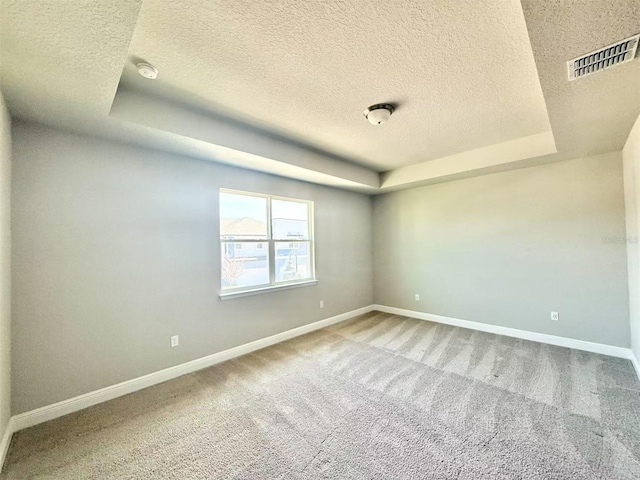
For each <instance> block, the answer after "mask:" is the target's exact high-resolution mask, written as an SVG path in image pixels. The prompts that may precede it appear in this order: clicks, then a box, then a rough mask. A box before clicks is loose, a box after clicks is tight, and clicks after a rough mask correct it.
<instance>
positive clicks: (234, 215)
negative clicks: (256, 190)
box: [220, 192, 268, 240]
mask: <svg viewBox="0 0 640 480" xmlns="http://www.w3.org/2000/svg"><path fill="white" fill-rule="evenodd" d="M220 237H221V238H222V239H223V240H233V239H236V240H243V239H247V240H249V239H254V240H256V239H257V240H261V239H263V238H264V239H267V238H268V237H267V199H266V198H264V197H252V196H250V195H237V194H234V193H224V192H220Z"/></svg>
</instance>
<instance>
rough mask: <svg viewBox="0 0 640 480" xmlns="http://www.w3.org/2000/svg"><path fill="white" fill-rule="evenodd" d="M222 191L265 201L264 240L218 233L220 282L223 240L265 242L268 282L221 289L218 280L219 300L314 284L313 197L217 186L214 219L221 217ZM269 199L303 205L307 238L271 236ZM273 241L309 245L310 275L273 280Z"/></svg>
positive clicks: (271, 222) (230, 241) (274, 265)
mask: <svg viewBox="0 0 640 480" xmlns="http://www.w3.org/2000/svg"><path fill="white" fill-rule="evenodd" d="M223 193H227V194H232V195H243V196H248V197H259V198H264V199H266V200H267V238H265V239H230V240H225V239H223V237H222V232H220V234H219V235H218V240H219V247H220V248H219V251H220V272H219V279H220V282H222V260H223V257H222V248H223V245H224V244H225V243H238V242H241V243H242V242H246V243H250V242H255V243H266V244H267V250H268V257H267V260H268V262H267V263H268V265H269V283H268V284H266V283H263V284H260V285H253V286H250V287H238V288H227V289H223V288H222V283H221V284H220V292H219V297H220V299H221V300H225V299H230V298H237V297H244V296H248V295H256V294H260V293H266V292H270V291H276V290H287V289H290V288H295V287H304V286H310V285H315V284H317V283H318V280H317V278H316V252H315V222H314V220H315V215H314V203H313V200H305V199H302V198H293V197H283V196H280V195H269V194H265V193H258V192H246V191H243V190H234V189H229V188H220V190H219V192H218V219H219V221H220V219H221V218H222V217H221V215H220V198H221V195H222V194H223ZM273 200H283V201H289V202H295V203H302V204H306V205H307V228H308V239H306V240H300V239H295V240H292V239H287V238H282V239H280V238H278V239H276V238H273V218H272V216H271V202H272V201H273ZM276 242H297V243H301V242H304V243H308V244H309V265H310V269H311V276H309V277H306V278H303V279H299V280H291V281H283V282H276V251H275V245H276Z"/></svg>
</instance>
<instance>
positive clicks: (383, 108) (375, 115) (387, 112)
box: [364, 103, 393, 125]
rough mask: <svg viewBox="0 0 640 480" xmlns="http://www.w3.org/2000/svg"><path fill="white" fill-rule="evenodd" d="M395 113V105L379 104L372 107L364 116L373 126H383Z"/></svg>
mask: <svg viewBox="0 0 640 480" xmlns="http://www.w3.org/2000/svg"><path fill="white" fill-rule="evenodd" d="M392 113H393V105H391V104H389V103H378V104H376V105H371V106H370V107H369V108H367V109H366V110H365V111H364V116H365V117H366V119H367V120H369V123H370V124H372V125H382V124H383V123H385V122H386V121H387V120H389V117H390V116H391V114H392Z"/></svg>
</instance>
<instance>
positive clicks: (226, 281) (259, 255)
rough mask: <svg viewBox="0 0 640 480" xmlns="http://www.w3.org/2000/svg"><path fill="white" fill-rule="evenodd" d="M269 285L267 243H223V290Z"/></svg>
mask: <svg viewBox="0 0 640 480" xmlns="http://www.w3.org/2000/svg"><path fill="white" fill-rule="evenodd" d="M268 284H269V244H268V243H267V242H240V243H239V242H222V289H223V290H227V289H229V288H242V287H256V286H259V285H268Z"/></svg>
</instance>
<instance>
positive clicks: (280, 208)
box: [271, 199, 309, 240]
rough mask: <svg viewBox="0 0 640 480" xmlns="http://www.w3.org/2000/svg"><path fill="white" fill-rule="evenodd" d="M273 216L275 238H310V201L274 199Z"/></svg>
mask: <svg viewBox="0 0 640 480" xmlns="http://www.w3.org/2000/svg"><path fill="white" fill-rule="evenodd" d="M271 218H272V224H271V225H272V229H273V238H274V239H277V240H285V239H288V238H291V239H294V240H295V239H300V240H308V239H309V204H308V203H304V202H292V201H287V200H276V199H273V200H272V201H271Z"/></svg>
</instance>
